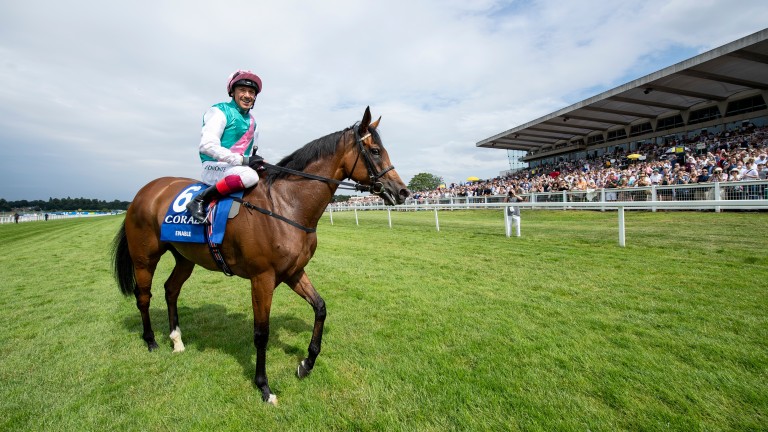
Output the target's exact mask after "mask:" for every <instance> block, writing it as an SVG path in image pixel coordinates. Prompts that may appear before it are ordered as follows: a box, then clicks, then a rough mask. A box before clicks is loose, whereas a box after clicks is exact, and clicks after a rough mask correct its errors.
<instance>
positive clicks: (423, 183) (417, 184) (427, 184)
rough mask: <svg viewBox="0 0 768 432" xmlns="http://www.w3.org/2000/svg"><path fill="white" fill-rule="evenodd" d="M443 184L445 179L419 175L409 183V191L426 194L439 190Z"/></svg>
mask: <svg viewBox="0 0 768 432" xmlns="http://www.w3.org/2000/svg"><path fill="white" fill-rule="evenodd" d="M442 183H443V178H442V177H438V176H436V175H434V174H430V173H418V174H416V175H415V176H413V178H412V179H411V181H410V182H408V189H410V190H412V191H414V192H424V191H430V190H435V189H437V187H438V186H440V185H441V184H442Z"/></svg>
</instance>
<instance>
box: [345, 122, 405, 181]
mask: <svg viewBox="0 0 768 432" xmlns="http://www.w3.org/2000/svg"><path fill="white" fill-rule="evenodd" d="M357 125H358V123H355V124H354V125H352V130H353V131H354V133H355V143H356V145H357V148H358V150H359V151H358V153H357V157H356V158H355V163H354V165H352V170H350V174H351V173H354V172H355V168H356V167H357V161H358V160H360V155H363V162H364V163H365V168H366V169H367V170H368V178H369V179H370V181H371V184H370V185H369V186H366V185H362V184H360V183H357V184H356V185H355V189H357V190H359V191H361V192H370V193H372V194H374V195H381V194H382V193H384V192H385V189H384V184H383V183H381V182H380V181H379V179H380V178H381V177H382V176H384V174H386V173H388V172H390V171H392V170H393V169H395V166H394V165H390V166H388V167H387V168H384V169H382V170H381V171H379V172H378V173H376V171H375V167H376V166H375V165H374V164H373V160H371V154H370V153H369V152H368V149H366V148H365V145H364V144H363V140H364V139H366V138H368V137H369V136H371V132H368V133H367V134H365V135H363V136H362V137H361V136H360V134H359V133H358V132H357V129H358V127H357Z"/></svg>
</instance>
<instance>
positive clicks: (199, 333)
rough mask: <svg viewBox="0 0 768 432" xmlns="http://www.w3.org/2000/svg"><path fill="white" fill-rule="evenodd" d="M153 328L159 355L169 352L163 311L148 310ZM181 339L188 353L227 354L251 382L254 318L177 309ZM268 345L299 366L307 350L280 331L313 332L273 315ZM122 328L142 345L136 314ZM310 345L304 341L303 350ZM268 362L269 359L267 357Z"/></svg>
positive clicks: (211, 307) (207, 308) (214, 309)
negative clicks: (285, 340)
mask: <svg viewBox="0 0 768 432" xmlns="http://www.w3.org/2000/svg"><path fill="white" fill-rule="evenodd" d="M150 319H151V320H152V328H153V330H154V331H155V338H156V339H157V343H158V345H159V346H160V351H161V352H162V351H164V350H169V349H171V348H172V343H171V341H170V339H169V338H168V315H167V312H166V310H165V308H162V309H157V310H153V309H150ZM179 321H180V323H181V325H180V327H181V332H182V338H183V340H184V345H185V346H186V349H187V351H190V350H198V351H206V350H216V351H220V352H223V353H227V354H229V355H231V356H232V357H234V358H235V359H237V361H238V362H239V363H240V365H242V367H243V374H244V375H245V376H246V377H248V378H249V379H251V380H252V379H253V374H254V371H255V368H256V360H255V356H256V348H255V347H254V344H253V317H252V316H251V315H250V314H244V313H240V312H228V311H227V309H226V308H225V307H224V306H221V305H216V304H205V305H202V306H200V307H186V306H180V307H179ZM269 324H270V331H269V345H268V347H267V349H268V350H269V349H271V348H278V349H280V350H282V351H283V352H284V353H286V354H287V355H290V356H293V357H295V358H296V364H298V363H299V362H300V361H301V360H302V359H303V358H304V357H306V355H307V352H306V348H299V347H296V346H294V345H291V344H288V343H285V342H284V341H282V340H281V339H280V333H282V332H281V330H283V331H287V332H289V333H293V334H300V333H305V332H309V333H310V334H311V332H312V323H310V322H307V321H304V320H302V319H299V318H297V317H295V316H293V315H285V314H277V315H276V314H272V316H271V317H270V321H269ZM123 326H124V327H125V328H126V330H128V331H129V332H131V333H135V334H136V335H137V338H136V343H141V344H144V341H143V340H142V339H141V332H142V325H141V316H140V315H139V311H138V310H136V311H135V314H131V315H129V316H125V317H124V318H123ZM308 345H309V339H307V340H306V345H304V346H305V347H306V346H308ZM267 361H269V356H267Z"/></svg>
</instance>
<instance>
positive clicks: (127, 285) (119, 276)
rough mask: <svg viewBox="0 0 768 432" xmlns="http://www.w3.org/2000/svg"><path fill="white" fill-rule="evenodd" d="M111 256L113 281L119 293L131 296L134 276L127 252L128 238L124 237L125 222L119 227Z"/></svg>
mask: <svg viewBox="0 0 768 432" xmlns="http://www.w3.org/2000/svg"><path fill="white" fill-rule="evenodd" d="M112 256H113V258H114V260H115V268H114V272H115V280H116V281H117V284H118V286H119V288H120V292H122V293H123V295H125V296H129V295H131V294H133V290H134V289H135V288H136V275H135V274H134V270H133V260H132V259H131V252H130V251H129V250H128V237H126V235H125V221H123V224H122V225H121V226H120V231H118V232H117V235H116V236H115V240H114V242H113V243H112Z"/></svg>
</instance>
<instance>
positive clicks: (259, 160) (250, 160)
mask: <svg viewBox="0 0 768 432" xmlns="http://www.w3.org/2000/svg"><path fill="white" fill-rule="evenodd" d="M243 165H248V166H249V167H251V168H252V169H255V170H256V171H259V170H262V169H264V158H263V157H261V156H259V155H256V154H255V155H252V156H245V157H243Z"/></svg>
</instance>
